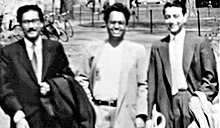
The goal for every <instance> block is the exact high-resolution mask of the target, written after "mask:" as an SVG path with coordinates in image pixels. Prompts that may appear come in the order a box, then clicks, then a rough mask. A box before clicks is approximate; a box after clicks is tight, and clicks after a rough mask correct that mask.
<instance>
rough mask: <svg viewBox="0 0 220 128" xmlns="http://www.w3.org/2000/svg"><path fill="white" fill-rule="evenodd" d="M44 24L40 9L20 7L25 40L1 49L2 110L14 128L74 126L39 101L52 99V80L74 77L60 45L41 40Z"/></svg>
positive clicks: (55, 42)
mask: <svg viewBox="0 0 220 128" xmlns="http://www.w3.org/2000/svg"><path fill="white" fill-rule="evenodd" d="M43 20H44V19H43V13H42V11H41V9H40V8H39V7H38V6H37V5H25V6H22V7H20V8H19V9H18V11H17V21H18V22H19V24H20V26H21V28H22V30H23V33H24V38H23V39H21V40H19V41H18V42H15V43H13V44H11V45H8V46H6V47H4V48H2V49H1V54H0V55H1V67H0V71H1V78H0V79H1V84H0V99H1V107H2V109H3V110H4V112H5V113H6V114H8V115H9V116H10V117H11V128H72V127H73V126H74V122H73V121H72V118H69V119H68V120H62V119H60V120H59V119H58V118H55V117H54V116H50V115H49V114H48V111H46V110H45V108H44V107H43V105H42V102H41V100H40V99H44V98H45V97H49V96H51V95H52V94H51V84H49V83H48V81H49V80H51V79H53V78H56V77H58V76H61V75H68V76H69V77H72V78H73V77H74V74H73V72H72V71H71V69H70V68H69V62H68V60H67V56H66V54H65V52H64V49H63V46H62V45H61V43H59V42H57V41H51V40H46V39H42V37H41V29H42V27H43ZM44 101H45V100H44ZM46 101H47V100H46ZM48 102H49V101H48ZM49 105H50V104H49ZM49 107H50V106H49ZM51 110H52V109H51ZM55 115H56V113H55ZM84 121H85V120H84ZM89 128H90V127H89Z"/></svg>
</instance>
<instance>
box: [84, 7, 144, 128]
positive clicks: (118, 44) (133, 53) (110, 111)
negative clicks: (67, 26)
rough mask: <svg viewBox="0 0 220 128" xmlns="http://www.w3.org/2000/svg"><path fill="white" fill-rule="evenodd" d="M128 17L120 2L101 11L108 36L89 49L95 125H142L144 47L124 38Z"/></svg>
mask: <svg viewBox="0 0 220 128" xmlns="http://www.w3.org/2000/svg"><path fill="white" fill-rule="evenodd" d="M129 17H130V12H129V10H128V9H127V7H125V6H124V5H123V4H121V3H115V4H113V5H112V6H109V7H108V8H107V9H106V11H105V14H104V21H105V23H106V27H107V31H108V35H109V36H108V39H106V40H105V41H101V42H99V43H98V45H96V46H95V47H94V49H93V51H92V52H91V51H90V53H91V54H90V55H91V56H90V58H89V60H90V64H91V70H90V79H89V82H90V86H89V88H90V91H91V92H92V97H90V98H91V100H92V101H91V102H92V103H93V106H94V108H95V111H96V128H135V127H136V128H144V127H145V121H146V118H147V97H146V96H147V89H146V88H147V84H146V78H147V76H146V75H147V73H146V72H147V66H146V65H147V59H146V50H145V48H144V46H142V45H140V44H137V43H134V42H131V41H128V40H124V34H125V32H126V26H127V25H128V20H129ZM86 92H88V91H86Z"/></svg>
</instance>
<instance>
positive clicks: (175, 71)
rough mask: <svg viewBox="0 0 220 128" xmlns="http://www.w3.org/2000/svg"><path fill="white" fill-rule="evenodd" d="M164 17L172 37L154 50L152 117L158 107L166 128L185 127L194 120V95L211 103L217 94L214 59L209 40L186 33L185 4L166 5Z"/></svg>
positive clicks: (152, 49) (149, 95)
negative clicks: (192, 105) (192, 106)
mask: <svg viewBox="0 0 220 128" xmlns="http://www.w3.org/2000/svg"><path fill="white" fill-rule="evenodd" d="M163 14H164V18H165V23H166V24H167V27H168V30H169V35H168V36H166V37H165V38H163V39H162V40H161V41H158V42H155V43H154V44H153V46H152V48H151V55H150V65H149V72H148V73H149V74H148V77H149V78H148V83H149V85H148V89H149V90H148V92H149V93H148V103H149V106H148V107H149V109H148V110H149V111H148V112H149V118H151V117H152V108H153V105H154V104H156V106H157V110H158V111H159V112H161V113H162V114H163V115H164V116H165V118H166V128H186V127H187V126H188V125H189V124H190V122H191V121H192V116H191V115H190V113H189V106H188V105H189V104H188V103H189V100H190V97H192V95H194V92H195V91H201V92H203V93H204V94H205V95H206V98H207V99H208V100H209V101H212V100H213V98H214V97H215V96H216V94H217V92H218V90H217V89H218V87H217V75H216V64H215V59H214V55H213V53H212V50H211V47H210V44H209V43H207V41H206V40H203V39H202V38H201V37H198V36H197V35H196V34H192V33H188V32H186V30H185V28H184V23H185V22H186V20H187V14H186V7H185V4H184V3H180V2H178V1H174V2H173V3H166V4H165V5H164V8H163Z"/></svg>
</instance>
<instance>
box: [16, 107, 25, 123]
mask: <svg viewBox="0 0 220 128" xmlns="http://www.w3.org/2000/svg"><path fill="white" fill-rule="evenodd" d="M24 118H25V114H24V112H23V111H21V110H18V111H17V112H16V113H15V115H14V118H13V121H14V122H15V123H17V122H18V121H20V120H21V119H24Z"/></svg>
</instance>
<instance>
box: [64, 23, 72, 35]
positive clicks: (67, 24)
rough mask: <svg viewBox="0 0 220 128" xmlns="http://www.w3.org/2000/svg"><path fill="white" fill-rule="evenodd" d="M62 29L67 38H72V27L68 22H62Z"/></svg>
mask: <svg viewBox="0 0 220 128" xmlns="http://www.w3.org/2000/svg"><path fill="white" fill-rule="evenodd" d="M64 28H65V31H66V33H67V34H68V36H70V37H73V35H74V31H73V27H72V25H71V24H70V22H69V21H68V20H66V21H65V22H64Z"/></svg>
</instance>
